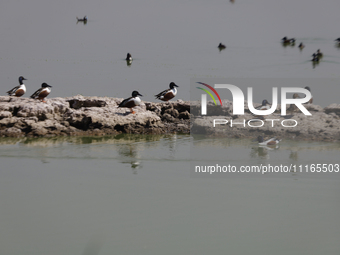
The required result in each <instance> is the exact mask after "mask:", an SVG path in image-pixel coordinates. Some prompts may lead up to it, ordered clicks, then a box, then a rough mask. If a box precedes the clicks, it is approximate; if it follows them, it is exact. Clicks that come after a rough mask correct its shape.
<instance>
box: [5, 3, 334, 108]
mask: <svg viewBox="0 0 340 255" xmlns="http://www.w3.org/2000/svg"><path fill="white" fill-rule="evenodd" d="M0 7H1V8H0V33H1V37H0V45H1V52H0V68H1V70H2V72H1V76H0V84H1V92H0V95H1V94H2V95H4V94H5V92H6V91H7V90H9V89H10V88H12V87H13V86H15V85H17V79H18V77H19V76H20V75H23V76H24V77H26V78H27V79H28V80H27V82H26V85H27V87H28V92H27V94H29V95H30V94H31V93H33V92H34V91H35V90H36V89H37V88H38V87H40V85H41V83H42V82H47V83H48V84H51V85H52V86H53V92H52V94H51V95H50V97H57V96H63V97H64V96H72V95H76V94H82V95H86V96H94V95H98V96H111V97H127V96H129V95H130V94H131V92H132V90H134V89H137V90H138V91H140V93H142V94H143V95H144V97H143V99H144V100H146V101H154V100H155V99H154V97H153V95H154V94H156V93H158V92H160V91H161V90H163V89H165V88H167V87H168V85H169V83H170V82H171V81H174V82H175V83H177V84H178V85H180V88H179V89H180V90H179V93H178V98H181V99H183V100H189V81H190V78H211V77H213V78H311V79H310V84H309V86H310V87H311V88H312V92H313V96H314V102H315V103H316V104H320V105H323V106H326V105H329V104H330V103H335V102H339V100H338V94H339V92H340V89H339V83H340V80H339V72H338V70H339V69H340V48H337V47H335V43H334V39H336V38H338V37H339V36H340V34H339V31H338V24H339V21H340V18H339V15H338V10H339V9H340V2H339V1H336V0H326V1H314V0H312V1H310V0H308V1H307V0H298V1H296V0H295V1H293V0H284V1H283V0H281V1H270V0H257V1H252V0H247V1H235V2H234V3H231V2H229V1H226V0H216V1H204V0H199V1H189V0H186V1H178V0H177V1H165V0H161V1H159V0H157V1H153V0H148V1H131V0H129V1H107V0H106V1H95V2H93V1H88V0H85V1H79V0H76V1H65V0H60V1H57V2H53V1H41V0H32V1H9V0H8V1H6V0H2V1H1V3H0ZM84 15H87V16H88V22H87V24H86V25H83V24H82V23H78V24H76V16H78V17H83V16H84ZM284 36H288V37H295V38H296V40H297V42H296V45H295V47H290V46H288V47H282V45H281V43H280V40H281V38H282V37H284ZM301 41H303V42H304V44H305V45H306V48H305V49H304V50H303V51H302V52H300V51H299V49H298V48H297V45H298V44H299V43H300V42H301ZM220 42H222V43H224V44H226V45H227V49H226V50H224V51H222V52H219V51H218V49H217V45H218V44H219V43H220ZM317 49H321V51H322V52H323V53H324V58H323V59H322V61H321V63H320V64H319V65H317V66H316V67H315V68H313V66H312V63H311V62H310V59H311V55H312V54H313V53H314V52H315V51H316V50H317ZM127 52H130V53H131V54H132V57H133V58H134V61H133V63H132V65H131V66H130V67H128V66H127V65H126V62H125V61H124V59H125V57H126V54H127ZM320 79H321V80H320ZM281 81H282V80H281ZM286 83H287V82H280V80H278V81H277V84H270V85H268V84H267V85H264V84H256V85H254V86H256V87H258V88H259V90H258V91H262V94H259V95H256V94H255V102H261V101H262V99H263V96H264V95H265V96H266V97H267V98H271V94H270V89H271V87H273V86H278V87H280V86H287V84H286ZM290 85H291V84H290ZM297 85H298V84H294V85H293V86H297ZM240 86H241V84H240ZM269 88H270V89H269ZM243 89H244V88H243ZM268 89H269V90H268ZM244 91H245V90H244ZM26 96H27V95H26ZM270 101H271V100H270Z"/></svg>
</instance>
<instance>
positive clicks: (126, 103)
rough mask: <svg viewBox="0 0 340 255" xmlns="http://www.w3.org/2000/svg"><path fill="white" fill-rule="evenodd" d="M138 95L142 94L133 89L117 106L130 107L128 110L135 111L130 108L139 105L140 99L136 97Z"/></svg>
mask: <svg viewBox="0 0 340 255" xmlns="http://www.w3.org/2000/svg"><path fill="white" fill-rule="evenodd" d="M138 96H142V95H141V94H139V92H138V91H136V90H134V91H133V92H132V96H131V97H129V98H127V99H124V100H123V101H122V102H121V103H120V104H119V105H118V107H121V108H130V111H131V113H132V114H134V113H135V111H133V110H132V108H133V107H135V106H138V105H140V103H141V102H142V100H141V99H140V98H139V97H138Z"/></svg>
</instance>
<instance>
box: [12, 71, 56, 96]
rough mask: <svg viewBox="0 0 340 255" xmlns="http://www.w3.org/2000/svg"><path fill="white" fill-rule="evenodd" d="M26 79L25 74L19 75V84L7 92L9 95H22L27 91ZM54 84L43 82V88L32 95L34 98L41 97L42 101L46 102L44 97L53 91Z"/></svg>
mask: <svg viewBox="0 0 340 255" xmlns="http://www.w3.org/2000/svg"><path fill="white" fill-rule="evenodd" d="M24 80H27V79H25V78H24V77H23V76H20V77H19V85H18V86H16V87H14V88H12V89H11V90H9V91H7V92H6V93H7V94H8V95H9V96H16V97H21V96H23V95H24V94H25V93H26V86H25V84H24V82H23V81H24ZM51 88H52V86H50V85H48V84H47V83H45V82H44V83H43V84H41V88H40V89H38V90H37V91H35V92H34V93H33V94H32V95H31V96H30V97H31V98H33V99H39V100H40V101H42V102H46V101H45V100H44V99H45V97H47V96H48V95H49V94H50V93H51Z"/></svg>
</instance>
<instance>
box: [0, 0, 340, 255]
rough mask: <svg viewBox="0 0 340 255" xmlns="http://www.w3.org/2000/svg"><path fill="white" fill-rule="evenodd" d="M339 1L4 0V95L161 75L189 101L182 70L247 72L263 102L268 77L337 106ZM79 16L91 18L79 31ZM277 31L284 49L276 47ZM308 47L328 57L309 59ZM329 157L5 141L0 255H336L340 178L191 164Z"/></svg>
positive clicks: (294, 149)
mask: <svg viewBox="0 0 340 255" xmlns="http://www.w3.org/2000/svg"><path fill="white" fill-rule="evenodd" d="M339 9H340V2H339V1H336V0H325V1H314V0H313V1H310V0H294V1H293V0H284V1H283V0H280V1H270V0H258V1H253V0H236V1H235V2H234V3H231V2H230V1H227V0H223V1H222V0H214V1H204V0H198V1H190V0H185V1H178V0H175V1H165V0H157V1H155V0H147V1H136V0H131V1H108V0H99V1H89V0H85V1H80V0H74V1H66V0H59V1H54V2H52V1H42V0H32V1H9V0H3V1H1V2H0V35H1V36H0V48H1V51H0V69H1V73H0V95H4V94H5V92H6V91H8V90H9V89H11V88H12V87H14V86H16V85H17V79H18V77H19V76H20V75H23V76H24V77H25V78H27V82H26V83H25V84H26V86H27V94H26V95H25V97H27V96H29V95H31V94H32V93H33V92H34V91H35V90H36V89H37V88H38V87H40V85H41V83H42V82H47V83H48V84H50V85H52V86H53V90H52V93H51V95H50V96H49V97H59V96H61V97H65V96H73V95H77V94H82V95H85V96H96V95H97V96H110V97H127V96H129V95H130V94H131V91H132V90H135V89H137V90H138V91H139V92H140V93H141V94H143V95H144V97H143V100H146V101H155V99H154V96H153V95H155V94H157V93H158V92H160V91H162V90H164V89H165V88H167V87H168V84H169V83H170V82H171V81H174V82H175V83H176V84H178V85H179V86H180V88H179V93H178V96H177V98H178V99H183V100H189V98H190V94H189V87H190V79H192V78H194V79H207V78H221V79H231V82H233V81H235V82H239V81H241V80H240V79H245V80H246V81H247V82H249V80H251V79H254V85H253V86H254V87H256V90H254V101H255V102H261V101H262V100H263V99H264V97H265V98H267V99H269V100H271V88H272V87H273V86H274V85H275V86H277V87H281V86H293V87H295V86H301V87H302V86H307V85H308V86H310V87H311V89H312V94H313V97H314V102H315V103H316V104H319V105H321V106H327V105H329V104H331V103H338V102H339V99H338V98H339V93H340V86H339V84H340V74H339V70H340V48H338V47H335V44H334V39H336V38H338V37H340V34H339V29H338V24H339V22H340V17H339V15H338V12H339ZM84 15H87V16H88V22H87V24H86V25H84V24H82V23H78V24H76V16H78V17H83V16H84ZM284 36H288V37H295V38H296V40H297V43H296V45H295V46H294V47H291V46H288V47H283V46H282V45H281V43H280V40H281V38H282V37H284ZM301 41H303V43H304V44H305V45H306V48H305V49H303V51H299V49H298V48H297V45H298V44H299V43H300V42H301ZM220 42H222V43H224V44H226V45H227V49H226V50H224V51H222V52H219V51H218V49H217V45H218V44H219V43H220ZM317 49H321V51H322V52H323V54H324V57H323V59H322V61H321V62H320V63H319V64H318V65H316V66H313V65H312V63H311V62H310V59H311V55H312V54H313V53H314V52H315V51H316V50H317ZM127 52H130V53H131V54H132V57H133V58H134V60H133V62H132V65H131V66H127V64H126V62H125V61H124V59H125V57H126V54H127ZM263 78H265V79H266V82H263V81H264V80H263ZM255 81H256V82H255ZM271 81H273V82H271ZM292 83H293V84H292ZM237 85H238V86H240V87H241V88H242V90H243V91H244V92H245V91H246V90H245V86H244V85H243V84H237ZM247 86H249V83H248V84H247ZM338 158H339V144H336V143H315V142H313V143H302V144H301V143H298V142H295V141H283V142H282V144H281V145H280V147H279V148H277V149H265V148H259V147H257V145H256V144H255V143H252V142H251V141H250V140H232V139H211V138H202V137H189V136H185V135H169V136H129V135H123V136H116V137H105V138H58V139H57V138H51V139H1V140H0V160H1V164H0V254H6V255H18V254H27V255H31V254H32V255H33V254H34V255H37V254H41V255H46V254H49V255H60V254H87V255H96V254H145V255H152V254H155V255H156V254H157V255H158V254H169V255H170V254H171V255H172V254H195V255H198V254H226V253H228V254H240V255H244V254H252V255H263V254H279V255H281V254H282V255H286V254H293V255H295V254H296V255H304V254H308V255H314V254H315V255H319V254H329V255H334V254H340V245H339V243H338V239H339V234H340V223H339V219H338V215H339V213H338V212H339V209H340V197H339V191H340V190H339V189H340V188H339V187H340V185H339V174H335V173H333V174H330V173H322V174H317V173H305V172H302V173H292V172H289V173H282V174H280V173H272V174H264V175H262V174H241V173H233V174H226V175H222V176H218V177H217V176H216V177H214V176H210V177H209V178H206V176H201V178H200V176H195V175H192V174H191V173H190V168H191V167H192V166H193V165H194V164H200V165H201V164H203V163H206V162H208V163H209V162H211V163H214V164H216V163H219V164H223V163H230V164H233V165H236V166H241V165H259V164H269V163H270V164H275V165H279V164H298V165H300V164H303V165H304V164H310V163H327V164H329V163H336V162H337V161H338Z"/></svg>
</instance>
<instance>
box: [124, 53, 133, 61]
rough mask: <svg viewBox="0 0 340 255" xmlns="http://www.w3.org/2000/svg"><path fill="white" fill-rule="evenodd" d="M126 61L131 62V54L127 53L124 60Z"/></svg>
mask: <svg viewBox="0 0 340 255" xmlns="http://www.w3.org/2000/svg"><path fill="white" fill-rule="evenodd" d="M125 60H126V61H132V56H131V54H130V53H128V54H127V55H126V59H125Z"/></svg>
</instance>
